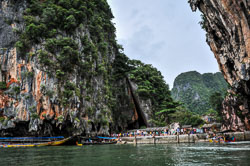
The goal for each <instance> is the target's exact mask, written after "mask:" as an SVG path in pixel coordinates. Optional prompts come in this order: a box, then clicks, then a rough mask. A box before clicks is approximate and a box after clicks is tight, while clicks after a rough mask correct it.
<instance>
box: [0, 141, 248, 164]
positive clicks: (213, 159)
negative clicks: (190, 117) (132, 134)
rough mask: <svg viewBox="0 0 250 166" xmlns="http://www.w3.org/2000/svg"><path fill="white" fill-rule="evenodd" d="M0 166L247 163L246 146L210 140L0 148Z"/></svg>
mask: <svg viewBox="0 0 250 166" xmlns="http://www.w3.org/2000/svg"><path fill="white" fill-rule="evenodd" d="M0 159H1V161H0V165H1V166H5V165H6V166H9V165H10V166H12V165H13V166H33V165H34V166H61V165H63V166H75V165H83V166H92V165H94V166H113V165H114V166H116V165H117V166H139V165H140V166H158V165H159V166H161V165H180V166H184V165H197V166H198V165H199V166H200V165H250V145H249V144H244V145H215V144H210V143H197V144H179V145H177V144H168V145H137V146H134V145H95V146H91V145H90V146H82V147H77V146H58V147H49V146H48V147H31V148H1V149H0Z"/></svg>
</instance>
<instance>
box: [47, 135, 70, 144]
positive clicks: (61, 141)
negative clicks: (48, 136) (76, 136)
mask: <svg viewBox="0 0 250 166" xmlns="http://www.w3.org/2000/svg"><path fill="white" fill-rule="evenodd" d="M71 138H72V137H69V138H65V139H63V140H60V141H53V142H50V144H49V145H50V146H58V145H62V144H64V143H65V142H67V141H68V140H70V139H71Z"/></svg>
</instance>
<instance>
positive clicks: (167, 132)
mask: <svg viewBox="0 0 250 166" xmlns="http://www.w3.org/2000/svg"><path fill="white" fill-rule="evenodd" d="M196 133H203V131H202V130H201V129H191V130H187V129H180V128H177V129H176V130H174V129H171V130H162V131H145V130H136V131H128V132H126V133H119V134H111V136H112V137H135V136H139V137H145V136H169V135H177V134H179V135H182V134H196Z"/></svg>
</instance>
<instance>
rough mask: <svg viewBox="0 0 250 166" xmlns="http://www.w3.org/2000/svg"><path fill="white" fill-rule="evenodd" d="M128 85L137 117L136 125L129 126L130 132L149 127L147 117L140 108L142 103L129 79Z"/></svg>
mask: <svg viewBox="0 0 250 166" xmlns="http://www.w3.org/2000/svg"><path fill="white" fill-rule="evenodd" d="M127 83H128V89H129V92H130V94H131V98H132V102H133V104H134V107H135V108H134V111H135V116H136V115H137V120H136V121H135V122H134V123H131V124H128V130H132V129H139V128H141V127H143V126H145V127H148V123H147V119H146V117H145V114H144V112H143V110H142V108H141V106H140V102H139V99H138V97H137V96H136V95H135V93H134V89H133V86H132V84H131V82H130V80H129V79H128V78H127Z"/></svg>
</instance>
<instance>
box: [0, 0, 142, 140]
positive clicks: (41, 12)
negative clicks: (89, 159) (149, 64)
mask: <svg viewBox="0 0 250 166" xmlns="http://www.w3.org/2000/svg"><path fill="white" fill-rule="evenodd" d="M112 18H113V15H112V12H111V10H110V8H109V5H108V4H107V2H106V0H94V1H88V0H80V1H66V0H65V1H58V0H53V1H51V0H44V1H40V0H32V1H30V0H20V1H15V0H1V1H0V65H1V66H0V69H1V70H0V131H1V133H0V135H2V136H3V135H9V136H27V135H73V134H83V135H86V134H92V135H95V134H105V135H108V134H109V133H110V132H112V131H114V130H115V131H119V130H125V129H127V128H129V127H130V128H134V127H140V125H139V124H138V123H139V121H140V119H141V117H140V116H138V114H142V113H141V112H139V113H138V112H137V111H138V110H137V109H136V104H138V103H134V102H132V100H133V98H132V96H131V95H130V91H131V89H130V88H129V84H128V82H127V79H126V78H125V77H123V78H119V79H117V78H114V76H113V73H114V70H115V69H114V67H113V66H114V61H115V59H116V57H117V55H119V54H120V46H119V45H118V44H117V43H116V39H115V28H114V25H113V23H112V22H111V19H112ZM142 123H145V121H142ZM141 125H144V124H141ZM111 130H112V131H111Z"/></svg>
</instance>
